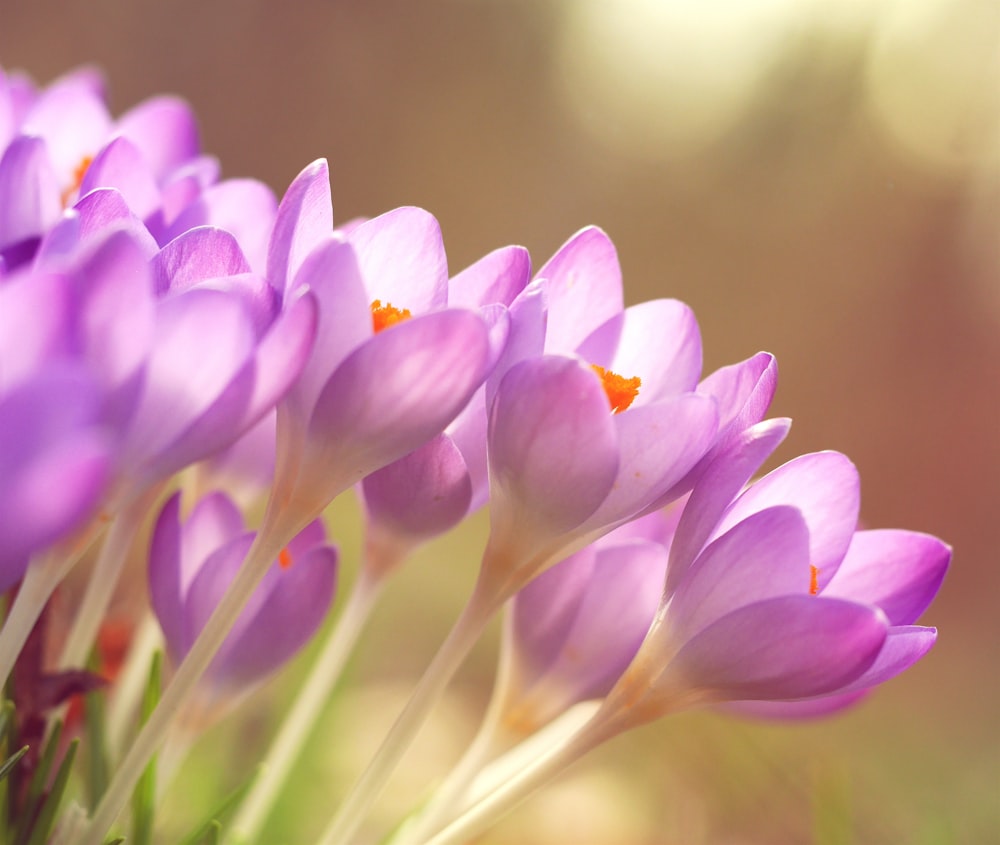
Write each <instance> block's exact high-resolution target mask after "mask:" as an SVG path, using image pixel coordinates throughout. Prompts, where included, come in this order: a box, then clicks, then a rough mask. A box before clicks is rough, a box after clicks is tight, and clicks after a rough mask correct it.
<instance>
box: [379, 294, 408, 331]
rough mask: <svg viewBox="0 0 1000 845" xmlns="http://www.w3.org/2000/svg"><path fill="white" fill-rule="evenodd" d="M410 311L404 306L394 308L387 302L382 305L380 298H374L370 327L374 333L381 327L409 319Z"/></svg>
mask: <svg viewBox="0 0 1000 845" xmlns="http://www.w3.org/2000/svg"><path fill="white" fill-rule="evenodd" d="M410 316H411V315H410V312H409V310H408V309H406V308H395V307H393V306H392V305H390V304H389V303H388V302H387V303H386V304H385V305H383V304H382V300H381V299H376V300H375V301H374V302H373V303H372V328H373V329H374V330H375V334H378V333H379V332H380V331H382V330H383V329H387V328H389V326H394V325H396V323H401V322H403V320H409V319H410Z"/></svg>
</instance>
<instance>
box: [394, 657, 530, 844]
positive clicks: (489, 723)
mask: <svg viewBox="0 0 1000 845" xmlns="http://www.w3.org/2000/svg"><path fill="white" fill-rule="evenodd" d="M509 663H510V656H509V649H507V648H506V645H505V646H502V647H501V651H500V665H499V666H498V668H497V676H496V681H495V682H494V685H493V692H492V694H491V695H490V702H489V705H488V706H487V708H486V713H485V715H484V716H483V721H482V723H481V724H480V726H479V730H478V731H477V732H476V736H475V737H474V738H473V740H472V742H471V743H470V744H469V746H468V748H467V749H466V750H465V753H464V754H463V755H462V757H461V759H460V760H459V761H458V762H457V763H456V764H455V766H454V767H453V768H452V770H451V771H450V772H449V773H448V774H447V775H446V776H445V779H444V780H443V781H442V782H441V783H440V784H439V785H438V787H437V789H435V790H434V793H433V795H432V796H431V798H430V801H428V802H427V804H426V806H424V808H423V809H422V810H421V811H420V812H419V813H417V814H416V816H414V817H413V818H412V819H411V820H410V821H409V823H407V824H405V825H404V826H403V827H402V829H401V830H400V832H399V834H398V835H396V836H395V837H393V838H392V840H391V845H416V843H419V842H423V841H424V840H425V839H426V838H427V837H428V836H430V835H431V834H432V833H434V832H436V831H438V830H440V829H441V827H443V826H444V823H445V822H446V821H447V820H448V819H449V817H451V816H454V815H456V814H455V810H456V808H457V807H458V806H459V804H460V802H461V801H462V799H463V798H464V797H465V795H466V793H467V792H468V789H469V785H470V784H471V783H472V781H473V779H474V778H475V777H476V775H477V774H479V772H480V771H481V770H482V769H483V767H484V766H485V765H486V764H487V763H488V762H489V761H490V760H491V759H492V758H493V757H494V756H496V754H498V753H499V752H500V751H501V750H502V749H501V748H499V747H498V746H499V745H500V743H501V741H502V732H501V731H499V730H498V729H499V727H500V723H501V718H502V716H503V711H504V701H505V700H506V698H507V688H508V681H509V676H510V672H509Z"/></svg>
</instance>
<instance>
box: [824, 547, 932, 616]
mask: <svg viewBox="0 0 1000 845" xmlns="http://www.w3.org/2000/svg"><path fill="white" fill-rule="evenodd" d="M950 561H951V548H950V547H949V546H947V545H946V544H945V543H942V542H941V541H940V540H939V539H938V538H937V537H932V536H930V535H929V534H918V533H917V532H915V531H898V530H881V531H858V532H857V533H855V535H854V539H853V540H851V545H850V548H849V549H848V550H847V555H846V556H845V557H844V562H843V563H842V564H841V565H840V568H839V569H838V570H837V574H836V575H834V576H833V578H832V579H831V581H830V582H829V584H827V586H826V588H825V589H824V590H823V595H825V596H839V597H841V598H845V599H853V600H854V601H862V602H867V603H868V604H874V605H878V606H879V607H880V608H882V610H883V611H884V612H885V615H886V616H888V617H889V621H890V622H891V623H892V624H893V625H909V624H911V623H912V622H915V621H916V620H917V619H918V618H919V616H920V614H921V613H923V612H924V611H925V610H926V609H927V607H928V606H929V605H930V603H931V601H932V600H933V598H934V596H936V595H937V592H938V590H939V589H940V588H941V582H942V581H943V580H944V575H945V572H947V571H948V564H949V563H950Z"/></svg>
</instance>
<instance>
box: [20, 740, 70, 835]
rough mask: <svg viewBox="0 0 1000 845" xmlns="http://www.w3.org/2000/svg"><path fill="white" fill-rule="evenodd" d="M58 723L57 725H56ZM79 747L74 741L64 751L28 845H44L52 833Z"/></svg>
mask: <svg viewBox="0 0 1000 845" xmlns="http://www.w3.org/2000/svg"><path fill="white" fill-rule="evenodd" d="M58 724H59V723H57V725H58ZM79 747H80V740H79V739H74V740H73V741H72V742H71V743H70V744H69V748H68V749H66V756H65V757H63V759H62V763H60V764H59V771H57V772H56V777H55V780H54V781H52V789H51V790H50V791H49V794H48V795H47V796H46V797H45V801H44V803H43V804H42V808H41V810H39V812H38V818H37V819H36V820H35V824H34V828H33V829H32V831H31V839H29V840H28V845H45V843H46V842H47V841H48V839H49V834H50V833H51V832H52V823H53V822H54V821H55V819H56V812H57V811H58V810H59V804H60V803H61V802H62V797H63V793H64V792H65V791H66V784H67V783H68V782H69V773H70V770H71V769H72V768H73V758H74V757H76V750H77V748H79Z"/></svg>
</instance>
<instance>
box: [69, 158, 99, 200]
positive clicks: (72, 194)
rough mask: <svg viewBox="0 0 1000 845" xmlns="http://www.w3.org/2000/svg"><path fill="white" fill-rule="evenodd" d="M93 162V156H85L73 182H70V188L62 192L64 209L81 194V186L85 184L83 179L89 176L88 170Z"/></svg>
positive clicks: (74, 174) (74, 172) (77, 167)
mask: <svg viewBox="0 0 1000 845" xmlns="http://www.w3.org/2000/svg"><path fill="white" fill-rule="evenodd" d="M93 161H94V157H93V156H84V157H83V158H82V159H80V163H79V164H78V165H77V166H76V169H75V170H74V171H73V181H72V182H70V184H69V187H68V188H66V190H65V191H63V192H62V204H63V207H65V206H67V205H69V204H70V202H72V201H73V200H75V199H76V197H77V194H79V193H80V186H81V185H82V184H83V177H84V176H86V175H87V169H88V168H89V167H90V165H91V163H92V162H93Z"/></svg>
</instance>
